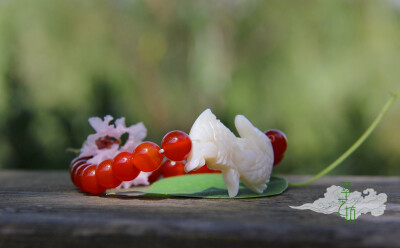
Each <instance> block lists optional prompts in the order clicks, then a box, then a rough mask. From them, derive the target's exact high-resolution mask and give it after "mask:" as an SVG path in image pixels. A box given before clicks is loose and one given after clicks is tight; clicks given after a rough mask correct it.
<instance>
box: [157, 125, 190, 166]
mask: <svg viewBox="0 0 400 248" xmlns="http://www.w3.org/2000/svg"><path fill="white" fill-rule="evenodd" d="M161 147H162V149H164V155H165V157H167V158H168V159H170V160H172V161H182V160H185V159H186V158H187V157H188V156H189V153H190V150H192V141H191V140H190V138H189V135H187V134H186V133H184V132H182V131H172V132H169V133H167V134H166V135H165V136H164V138H163V140H162V142H161Z"/></svg>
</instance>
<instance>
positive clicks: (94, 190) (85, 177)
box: [80, 165, 106, 194]
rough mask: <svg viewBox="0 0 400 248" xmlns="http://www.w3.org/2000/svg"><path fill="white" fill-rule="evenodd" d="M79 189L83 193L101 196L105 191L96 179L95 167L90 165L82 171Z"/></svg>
mask: <svg viewBox="0 0 400 248" xmlns="http://www.w3.org/2000/svg"><path fill="white" fill-rule="evenodd" d="M80 180H81V188H82V191H83V192H86V193H90V194H101V193H103V192H104V191H106V188H104V187H102V186H101V185H100V184H99V183H98V181H97V178H96V165H90V166H88V167H86V168H85V169H84V170H83V171H82V175H81V177H80Z"/></svg>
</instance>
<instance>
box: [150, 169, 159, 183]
mask: <svg viewBox="0 0 400 248" xmlns="http://www.w3.org/2000/svg"><path fill="white" fill-rule="evenodd" d="M161 173H162V167H161V166H160V168H158V169H157V170H155V171H153V173H151V175H150V176H149V177H148V181H149V183H150V184H152V183H154V182H155V181H157V180H158V179H160V177H161Z"/></svg>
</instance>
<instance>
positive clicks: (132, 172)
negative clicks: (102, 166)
mask: <svg viewBox="0 0 400 248" xmlns="http://www.w3.org/2000/svg"><path fill="white" fill-rule="evenodd" d="M112 171H113V173H114V176H115V177H116V178H117V179H119V180H122V181H131V180H133V179H135V178H136V177H137V176H138V175H139V173H140V171H139V170H138V169H137V168H136V167H135V166H134V165H133V161H132V154H131V153H129V152H121V153H119V154H118V155H117V156H115V158H114V160H113V163H112Z"/></svg>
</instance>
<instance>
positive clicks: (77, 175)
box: [73, 163, 90, 190]
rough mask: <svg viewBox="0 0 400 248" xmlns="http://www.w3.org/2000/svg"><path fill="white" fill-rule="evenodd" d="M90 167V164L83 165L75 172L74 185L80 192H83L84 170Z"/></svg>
mask: <svg viewBox="0 0 400 248" xmlns="http://www.w3.org/2000/svg"><path fill="white" fill-rule="evenodd" d="M89 166H90V164H87V163H84V164H81V165H79V166H78V167H76V169H75V172H74V174H73V178H74V183H75V185H76V187H78V188H79V189H80V190H82V185H81V177H82V175H83V170H85V169H86V168H87V167H89Z"/></svg>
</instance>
